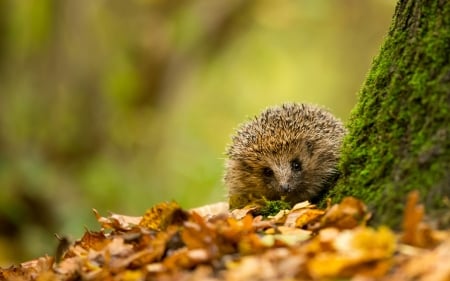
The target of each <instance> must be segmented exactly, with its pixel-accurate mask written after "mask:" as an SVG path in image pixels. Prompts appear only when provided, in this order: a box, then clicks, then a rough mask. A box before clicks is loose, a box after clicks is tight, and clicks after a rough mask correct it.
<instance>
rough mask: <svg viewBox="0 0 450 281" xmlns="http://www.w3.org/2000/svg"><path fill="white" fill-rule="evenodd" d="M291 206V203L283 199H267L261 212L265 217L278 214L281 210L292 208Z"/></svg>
mask: <svg viewBox="0 0 450 281" xmlns="http://www.w3.org/2000/svg"><path fill="white" fill-rule="evenodd" d="M291 208H292V207H291V205H290V204H289V203H287V202H285V201H283V200H275V201H266V204H265V206H263V207H262V208H261V210H260V212H259V213H260V214H261V215H262V216H263V217H268V216H274V215H276V214H278V212H279V211H281V210H290V209H291Z"/></svg>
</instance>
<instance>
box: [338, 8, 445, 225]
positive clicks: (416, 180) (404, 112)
mask: <svg viewBox="0 0 450 281" xmlns="http://www.w3.org/2000/svg"><path fill="white" fill-rule="evenodd" d="M348 128H349V135H348V136H347V137H346V139H345V141H344V145H343V150H342V159H341V165H340V168H341V171H342V176H341V178H340V180H339V182H338V184H337V186H336V187H335V188H334V189H332V190H331V191H330V193H329V196H330V197H331V198H332V199H333V201H339V200H341V199H342V197H344V196H348V195H352V196H355V197H358V198H361V199H362V200H364V202H366V203H367V204H368V205H369V207H370V208H371V209H372V210H373V212H374V222H375V223H376V224H380V223H381V224H387V225H390V226H392V227H398V226H399V222H400V219H401V218H402V212H403V207H404V202H405V197H406V194H407V193H408V192H409V191H411V190H415V189H417V190H419V192H420V195H421V199H422V202H423V203H424V204H425V207H426V209H427V212H428V213H430V212H431V213H432V214H433V215H434V219H441V222H442V223H444V224H446V225H448V221H444V220H443V219H442V218H447V219H448V218H449V217H450V216H449V215H448V214H449V197H450V1H448V0H400V1H399V2H398V4H397V7H396V9H395V13H394V16H393V20H392V23H391V27H390V30H389V33H388V35H387V37H386V39H385V42H384V44H383V46H382V48H381V50H380V53H379V55H378V57H377V58H376V59H375V60H374V62H373V64H372V68H371V70H370V72H369V74H368V76H367V79H366V81H365V83H364V85H363V87H362V89H361V90H360V93H359V101H358V103H357V105H356V106H355V108H354V110H353V112H352V116H351V118H350V120H349V124H348ZM443 213H445V214H447V216H442V214H443ZM438 214H439V215H438Z"/></svg>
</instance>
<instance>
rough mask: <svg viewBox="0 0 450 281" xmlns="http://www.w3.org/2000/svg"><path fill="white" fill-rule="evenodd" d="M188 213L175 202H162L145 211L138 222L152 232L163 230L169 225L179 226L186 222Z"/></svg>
mask: <svg viewBox="0 0 450 281" xmlns="http://www.w3.org/2000/svg"><path fill="white" fill-rule="evenodd" d="M187 217H188V213H187V212H186V211H184V210H183V209H181V207H180V205H178V204H177V203H175V202H164V203H160V204H157V205H155V206H153V207H152V208H151V209H149V210H147V211H146V212H145V214H144V216H143V217H142V220H141V221H140V222H139V226H143V227H146V228H149V229H153V230H158V231H160V230H165V229H166V228H167V227H168V226H169V225H171V224H175V225H181V224H182V223H183V222H184V221H185V220H187Z"/></svg>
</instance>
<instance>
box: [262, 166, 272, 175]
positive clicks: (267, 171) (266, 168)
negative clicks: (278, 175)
mask: <svg viewBox="0 0 450 281" xmlns="http://www.w3.org/2000/svg"><path fill="white" fill-rule="evenodd" d="M262 173H263V175H264V176H265V177H268V178H269V177H271V176H273V171H272V169H271V168H269V167H264V168H263V170H262Z"/></svg>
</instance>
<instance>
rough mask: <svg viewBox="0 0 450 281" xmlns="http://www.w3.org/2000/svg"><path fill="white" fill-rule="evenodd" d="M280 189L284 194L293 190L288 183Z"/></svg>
mask: <svg viewBox="0 0 450 281" xmlns="http://www.w3.org/2000/svg"><path fill="white" fill-rule="evenodd" d="M280 189H281V191H282V192H289V191H290V190H291V187H290V186H289V184H288V183H283V184H281V185H280Z"/></svg>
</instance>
